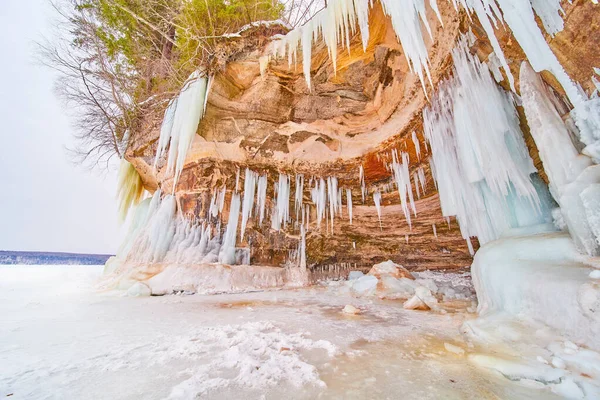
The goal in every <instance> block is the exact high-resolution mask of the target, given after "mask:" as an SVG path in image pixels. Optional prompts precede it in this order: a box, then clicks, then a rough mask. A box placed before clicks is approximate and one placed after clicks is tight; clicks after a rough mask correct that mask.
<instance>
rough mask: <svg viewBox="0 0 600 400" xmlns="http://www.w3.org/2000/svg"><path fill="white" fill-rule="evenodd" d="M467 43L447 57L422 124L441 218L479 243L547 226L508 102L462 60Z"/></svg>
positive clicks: (470, 59) (472, 60) (472, 61)
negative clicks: (450, 73)
mask: <svg viewBox="0 0 600 400" xmlns="http://www.w3.org/2000/svg"><path fill="white" fill-rule="evenodd" d="M470 39H472V38H470V37H469V36H465V37H463V38H462V39H461V40H460V41H459V43H458V45H457V47H456V48H455V49H454V51H453V52H452V57H453V60H454V77H453V78H450V79H449V80H447V81H446V82H443V83H442V84H441V85H440V87H439V88H438V92H437V93H436V95H435V96H434V98H433V99H432V103H431V105H430V106H429V107H426V108H425V109H424V111H423V119H424V130H425V136H426V138H427V140H428V141H429V143H430V145H431V150H432V164H433V166H434V168H432V172H434V176H435V178H436V181H437V185H438V189H439V193H440V202H441V206H442V213H443V215H444V216H456V218H457V219H458V222H459V224H460V228H461V232H462V235H463V237H464V238H465V239H467V240H468V238H469V237H471V236H476V237H478V238H479V241H480V243H482V244H483V243H486V242H489V241H491V240H494V239H496V238H498V237H499V236H500V234H502V233H504V232H506V231H507V230H508V229H510V228H517V227H523V226H529V225H534V224H539V223H544V222H547V219H548V216H549V210H547V207H548V204H547V200H546V199H547V196H546V195H545V194H544V185H543V183H542V182H541V181H539V179H536V180H535V181H536V184H534V181H533V180H532V176H531V175H532V174H533V173H535V172H536V169H535V167H534V166H533V162H532V161H531V158H530V157H529V154H528V152H527V147H526V146H525V142H524V140H523V136H522V132H521V130H520V127H519V119H518V116H517V113H516V110H515V106H514V103H513V100H512V97H511V95H510V94H509V93H506V92H505V91H504V90H502V89H501V88H500V87H499V86H497V85H496V83H495V82H494V80H493V79H492V77H491V75H490V72H489V70H488V68H487V66H486V65H485V64H482V63H481V62H480V61H479V59H477V57H476V56H473V55H471V54H470V52H469V51H468V41H469V40H470ZM538 192H539V193H538ZM540 194H541V200H542V201H541V200H540Z"/></svg>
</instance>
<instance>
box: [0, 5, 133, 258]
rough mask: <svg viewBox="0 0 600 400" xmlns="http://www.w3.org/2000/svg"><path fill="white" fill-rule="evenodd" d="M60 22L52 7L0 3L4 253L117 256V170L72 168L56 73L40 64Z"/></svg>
mask: <svg viewBox="0 0 600 400" xmlns="http://www.w3.org/2000/svg"><path fill="white" fill-rule="evenodd" d="M53 20H56V17H55V14H54V11H53V10H52V8H51V7H50V5H49V1H48V0H0V49H2V50H1V51H2V53H1V54H2V57H1V58H0V120H1V123H0V135H1V138H2V141H1V144H0V250H29V251H64V252H84V253H108V254H114V252H115V251H116V249H117V247H118V245H119V241H120V239H121V237H122V233H123V230H124V229H121V228H120V225H119V223H118V218H117V207H116V200H115V191H116V172H117V171H116V170H117V168H116V166H113V167H112V169H111V171H109V172H106V171H101V170H97V171H89V170H88V169H85V167H82V166H77V165H74V164H73V163H72V161H71V159H70V158H69V155H68V153H67V151H66V147H73V144H74V139H73V129H72V126H71V121H70V119H69V117H68V115H67V112H66V110H65V109H64V106H63V104H62V103H61V101H60V100H59V99H58V98H57V97H56V95H55V94H54V91H53V84H54V80H55V76H54V73H53V72H52V71H51V70H49V69H47V68H46V67H43V66H40V65H39V63H38V62H37V61H36V60H35V43H34V41H36V40H37V41H40V40H41V38H42V37H43V36H44V35H49V34H50V33H51V30H52V21H53Z"/></svg>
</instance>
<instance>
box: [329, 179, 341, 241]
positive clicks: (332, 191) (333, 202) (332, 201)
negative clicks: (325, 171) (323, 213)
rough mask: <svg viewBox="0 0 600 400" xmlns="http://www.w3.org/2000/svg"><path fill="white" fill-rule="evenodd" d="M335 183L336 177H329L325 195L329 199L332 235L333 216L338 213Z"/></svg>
mask: <svg viewBox="0 0 600 400" xmlns="http://www.w3.org/2000/svg"><path fill="white" fill-rule="evenodd" d="M337 183H338V181H337V178H336V177H331V176H330V177H328V178H327V195H328V198H329V218H330V219H331V232H332V233H333V220H334V218H335V215H336V214H337V213H338V212H339V209H338V206H339V201H338V188H337ZM340 200H341V199H340Z"/></svg>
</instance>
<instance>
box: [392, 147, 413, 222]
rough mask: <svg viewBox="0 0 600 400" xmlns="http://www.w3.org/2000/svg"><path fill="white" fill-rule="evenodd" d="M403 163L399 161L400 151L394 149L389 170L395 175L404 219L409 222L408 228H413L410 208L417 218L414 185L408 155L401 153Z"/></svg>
mask: <svg viewBox="0 0 600 400" xmlns="http://www.w3.org/2000/svg"><path fill="white" fill-rule="evenodd" d="M401 157H402V162H400V161H399V159H398V151H397V150H396V149H394V150H393V151H392V163H391V164H390V166H389V168H390V170H391V171H392V173H393V176H394V181H395V182H396V187H397V189H398V195H399V196H400V204H401V206H402V212H403V213H404V218H406V222H408V226H409V227H411V226H412V222H411V216H410V210H409V204H410V208H411V209H412V211H413V213H414V214H415V216H416V215H417V209H416V207H415V200H414V198H413V192H412V185H411V183H410V173H409V172H408V166H409V164H410V163H409V159H408V153H404V152H402V153H401Z"/></svg>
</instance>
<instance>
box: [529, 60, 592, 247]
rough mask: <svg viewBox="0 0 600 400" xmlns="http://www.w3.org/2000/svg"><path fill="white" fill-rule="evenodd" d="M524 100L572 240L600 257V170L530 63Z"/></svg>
mask: <svg viewBox="0 0 600 400" xmlns="http://www.w3.org/2000/svg"><path fill="white" fill-rule="evenodd" d="M520 83H521V98H522V100H523V107H524V109H525V115H526V117H527V123H528V125H529V127H530V130H531V134H532V136H533V138H534V140H535V143H536V145H537V148H538V150H539V153H540V159H541V160H542V162H543V164H544V171H545V172H546V174H547V175H548V179H549V181H550V192H551V193H552V195H553V197H554V199H555V200H556V201H557V202H558V204H559V205H560V210H561V212H562V217H563V220H564V221H565V223H566V225H567V227H568V229H569V232H570V233H571V236H572V237H573V240H574V241H575V243H576V244H577V246H578V247H579V248H581V249H582V250H583V251H585V252H586V253H588V254H590V255H599V254H600V247H599V246H600V232H599V230H600V221H599V219H598V216H600V204H598V190H597V187H598V184H600V167H599V166H597V165H595V164H594V163H593V161H592V160H591V159H590V157H587V156H585V155H582V154H579V152H578V151H577V149H576V148H575V146H574V144H573V143H572V141H571V137H570V135H569V131H568V128H567V126H566V125H565V123H564V122H563V120H562V118H561V116H560V115H559V113H558V112H557V110H556V108H555V107H554V104H553V102H552V100H551V97H550V96H552V94H551V93H549V92H548V90H547V89H546V88H545V87H544V84H543V82H542V80H541V78H540V77H539V76H538V75H537V74H536V73H535V72H534V71H533V69H532V68H531V67H530V66H529V64H527V63H523V65H522V66H521V73H520Z"/></svg>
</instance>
